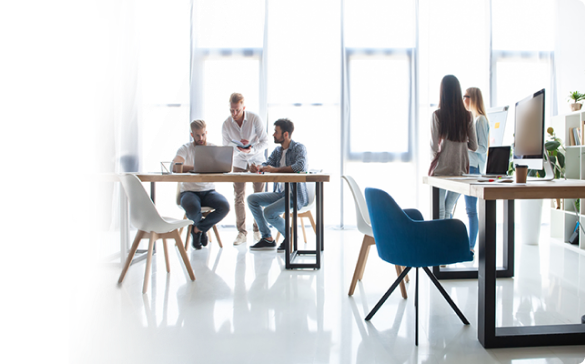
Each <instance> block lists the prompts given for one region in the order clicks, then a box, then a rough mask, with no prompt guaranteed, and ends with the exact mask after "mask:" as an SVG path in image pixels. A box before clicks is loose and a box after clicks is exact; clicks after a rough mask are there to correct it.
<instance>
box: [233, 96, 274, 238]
mask: <svg viewBox="0 0 585 364" xmlns="http://www.w3.org/2000/svg"><path fill="white" fill-rule="evenodd" d="M245 110H246V106H245V105H244V96H243V95H242V94H240V93H233V94H231V96H230V113H231V116H230V117H228V118H227V119H226V120H225V121H224V122H223V127H222V135H223V145H233V146H234V167H233V171H234V172H246V171H249V170H250V166H251V165H253V164H261V163H263V162H264V161H266V158H265V157H264V150H265V149H266V148H267V147H268V135H267V134H266V126H265V125H264V123H263V122H262V119H261V118H260V117H259V116H258V115H256V114H254V113H252V112H250V111H245ZM234 140H235V141H238V142H240V143H241V144H242V145H244V146H247V147H246V148H242V147H240V146H237V145H234V142H233V141H234ZM253 185H254V192H262V191H263V190H264V182H255V183H254V184H253ZM245 197H246V183H245V182H240V183H234V205H235V209H236V227H237V229H238V236H237V237H236V240H235V241H234V245H239V244H243V243H245V242H246V241H247V233H248V232H247V231H246V205H245V203H244V200H245ZM253 230H254V240H255V241H258V240H260V239H261V238H262V236H261V234H260V231H259V230H258V225H257V224H256V221H254V227H253Z"/></svg>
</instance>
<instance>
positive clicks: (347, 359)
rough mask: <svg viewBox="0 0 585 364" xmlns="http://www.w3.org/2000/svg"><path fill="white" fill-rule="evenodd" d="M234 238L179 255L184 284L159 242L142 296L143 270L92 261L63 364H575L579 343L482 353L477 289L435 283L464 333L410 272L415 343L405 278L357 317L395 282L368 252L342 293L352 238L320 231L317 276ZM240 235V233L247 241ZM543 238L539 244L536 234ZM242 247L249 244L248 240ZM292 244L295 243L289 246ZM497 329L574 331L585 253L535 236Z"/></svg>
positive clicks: (501, 287)
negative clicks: (358, 277) (187, 263)
mask: <svg viewBox="0 0 585 364" xmlns="http://www.w3.org/2000/svg"><path fill="white" fill-rule="evenodd" d="M235 234H236V232H235V230H230V229H223V230H221V235H222V238H223V240H224V248H223V249H219V247H218V245H217V243H216V242H212V243H211V245H210V246H209V247H207V248H204V249H203V250H200V251H193V250H192V249H190V250H189V256H190V259H191V262H192V264H193V267H194V271H195V275H196V277H197V280H196V281H195V282H191V281H190V280H189V279H188V276H187V275H186V272H185V270H184V269H183V268H182V264H181V263H180V260H179V255H178V252H177V251H176V249H175V250H171V273H170V274H167V273H166V271H165V264H164V256H163V254H162V244H161V243H160V242H159V243H157V244H158V245H159V248H160V249H159V253H158V254H157V255H156V259H155V262H154V264H153V267H152V278H151V284H150V287H149V291H148V293H147V294H145V295H143V294H142V293H141V290H142V282H143V275H144V268H145V262H144V261H142V262H139V263H137V264H134V265H133V266H131V268H130V270H129V272H128V275H127V277H126V279H125V281H124V283H123V284H122V285H116V282H117V279H118V275H119V274H120V267H119V266H118V265H107V264H102V265H100V267H98V269H95V270H94V271H95V274H93V275H91V276H90V277H88V278H87V280H88V281H87V282H85V284H83V285H82V286H81V287H76V291H75V292H76V293H75V296H74V307H75V310H74V312H72V313H71V315H72V320H71V322H72V328H71V334H72V335H71V343H70V348H71V362H72V363H241V364H244V363H255V364H260V363H439V362H445V363H582V362H583V361H584V359H585V343H584V346H571V347H544V348H520V349H493V350H486V349H484V348H483V347H482V346H481V345H480V344H479V342H478V340H477V331H476V327H477V326H476V323H477V281H476V280H465V281H463V280H460V281H443V282H442V283H443V285H444V287H445V288H446V290H447V291H448V292H449V294H450V295H451V297H452V298H453V299H454V301H455V302H456V303H457V304H458V306H459V308H460V309H461V310H462V311H463V313H464V314H465V315H466V317H467V318H468V320H469V321H470V322H471V325H470V326H464V325H463V324H462V323H461V321H459V319H458V317H457V316H456V315H455V313H453V311H452V310H451V308H450V307H449V306H448V304H447V303H446V302H445V301H444V299H443V298H442V297H441V296H440V294H439V293H438V291H437V290H436V289H435V288H434V286H432V285H431V283H430V281H429V280H428V278H427V277H426V276H425V275H424V274H421V281H420V284H421V287H420V295H421V296H420V311H419V312H420V313H419V314H420V326H419V346H418V347H416V346H415V345H414V313H415V311H414V306H413V302H414V277H415V276H414V272H413V273H412V274H411V275H410V278H411V283H410V284H408V286H407V288H408V294H409V298H408V299H406V300H404V299H402V298H401V296H400V294H399V292H398V291H396V292H395V293H394V294H393V295H392V296H391V297H390V298H389V299H388V301H387V302H386V304H385V305H384V306H383V307H382V308H381V309H380V311H378V313H377V315H376V316H375V317H374V318H373V319H372V320H371V321H370V322H366V321H364V317H365V316H366V315H367V313H368V312H369V311H370V310H371V309H372V307H373V306H374V305H375V304H376V302H377V301H378V299H379V298H380V297H381V296H382V295H383V293H384V292H385V291H386V290H387V289H388V287H389V286H390V284H391V283H392V281H393V280H394V279H395V277H396V274H395V270H394V268H393V267H392V266H390V265H389V264H386V263H384V262H382V261H381V260H380V259H379V258H378V256H377V253H376V250H375V247H373V248H372V250H371V253H370V258H369V261H368V265H367V267H366V271H365V275H364V278H363V281H362V282H360V283H358V286H357V289H356V292H355V294H354V296H353V297H349V296H348V295H347V291H348V288H349V283H350V281H351V277H352V274H353V269H354V267H355V263H356V259H357V253H358V249H359V246H360V245H361V236H360V234H359V233H358V232H357V231H356V230H345V231H339V230H327V231H326V235H325V236H326V242H325V244H326V245H325V253H324V255H323V258H324V263H323V267H322V268H321V269H320V270H317V271H314V270H306V271H287V270H285V269H284V260H283V255H282V254H277V253H276V252H250V251H249V249H248V247H249V245H251V241H249V242H248V245H242V246H238V247H234V246H232V245H231V241H233V238H234V237H235ZM250 235H251V234H250ZM543 236H548V232H547V231H543ZM250 239H251V237H250ZM301 244H302V243H301ZM497 293H498V322H499V324H500V325H503V326H512V325H518V326H523V325H533V324H551V323H579V322H580V320H581V316H582V315H585V256H584V255H580V254H578V253H576V252H574V251H569V250H567V249H565V248H563V246H562V245H559V244H555V243H554V242H549V240H548V238H543V239H541V242H540V245H539V246H526V245H524V246H517V250H516V277H515V278H514V279H501V280H498V291H497Z"/></svg>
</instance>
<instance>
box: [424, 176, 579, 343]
mask: <svg viewBox="0 0 585 364" xmlns="http://www.w3.org/2000/svg"><path fill="white" fill-rule="evenodd" d="M423 183H425V184H428V185H430V186H432V188H433V193H432V217H433V219H436V218H438V216H439V188H442V189H445V190H448V191H454V192H459V193H461V194H463V195H467V196H474V197H477V198H478V205H479V208H478V214H479V236H478V244H479V249H478V261H479V269H478V270H477V271H470V270H466V271H462V270H457V271H453V272H450V271H448V270H442V269H440V268H439V267H433V272H434V273H435V274H436V275H437V277H440V278H443V279H444V278H478V288H479V289H478V316H477V325H478V329H477V334H478V339H479V341H480V342H481V344H482V345H483V346H484V347H485V348H504V347H525V346H556V345H583V344H584V343H585V325H583V324H569V325H541V326H521V327H496V278H497V277H513V276H514V200H519V199H553V198H585V181H580V180H554V181H550V182H544V181H543V182H536V181H529V182H528V183H527V184H516V183H509V184H504V183H495V182H491V183H485V182H477V180H475V179H468V178H465V177H451V178H449V177H424V178H423ZM496 200H503V201H504V269H502V270H499V271H498V270H497V269H496ZM575 317H576V318H577V320H578V318H579V317H580V315H578V314H577V313H575Z"/></svg>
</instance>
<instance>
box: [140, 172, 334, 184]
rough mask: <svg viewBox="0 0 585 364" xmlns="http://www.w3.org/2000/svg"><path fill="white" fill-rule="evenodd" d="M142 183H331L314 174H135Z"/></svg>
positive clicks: (327, 178)
mask: <svg viewBox="0 0 585 364" xmlns="http://www.w3.org/2000/svg"><path fill="white" fill-rule="evenodd" d="M135 174H136V176H137V177H138V178H139V179H140V180H141V181H142V182H329V178H330V176H329V175H328V174H322V173H319V174H313V173H264V174H258V173H199V174H198V173H173V174H161V173H135Z"/></svg>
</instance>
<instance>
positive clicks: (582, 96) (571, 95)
mask: <svg viewBox="0 0 585 364" xmlns="http://www.w3.org/2000/svg"><path fill="white" fill-rule="evenodd" d="M568 100H569V101H571V100H573V102H574V103H577V102H579V101H581V100H585V94H582V93H580V92H579V91H572V92H569V99H568Z"/></svg>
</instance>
